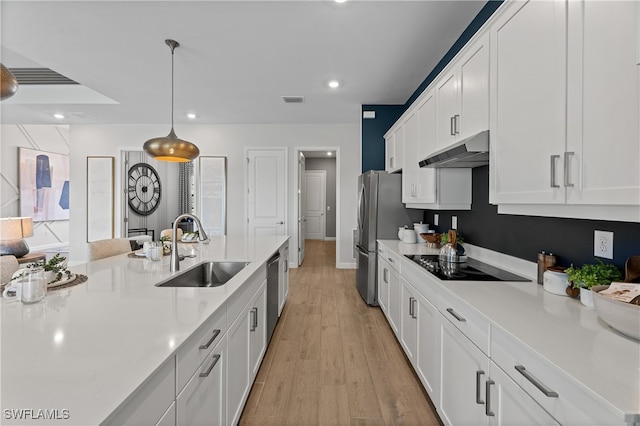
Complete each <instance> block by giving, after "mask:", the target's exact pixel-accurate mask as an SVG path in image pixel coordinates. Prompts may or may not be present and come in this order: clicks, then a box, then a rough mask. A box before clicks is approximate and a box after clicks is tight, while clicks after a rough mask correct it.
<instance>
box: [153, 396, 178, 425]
mask: <svg viewBox="0 0 640 426" xmlns="http://www.w3.org/2000/svg"><path fill="white" fill-rule="evenodd" d="M175 424H176V403H175V402H172V403H171V405H170V406H169V408H168V409H167V411H165V413H164V415H163V416H162V417H161V418H160V420H158V423H156V425H155V426H174V425H175Z"/></svg>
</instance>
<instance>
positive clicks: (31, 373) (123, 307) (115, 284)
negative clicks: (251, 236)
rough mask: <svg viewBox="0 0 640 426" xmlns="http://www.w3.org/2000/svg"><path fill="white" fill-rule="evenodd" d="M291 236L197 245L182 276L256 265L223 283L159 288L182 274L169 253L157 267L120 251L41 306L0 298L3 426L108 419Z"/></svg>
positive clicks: (86, 268) (82, 269)
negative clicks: (222, 265) (217, 266)
mask: <svg viewBox="0 0 640 426" xmlns="http://www.w3.org/2000/svg"><path fill="white" fill-rule="evenodd" d="M288 238H289V237H288V236H284V237H260V238H259V239H257V240H256V243H255V244H253V243H248V242H247V241H246V240H245V239H244V238H242V237H235V238H234V237H214V238H212V240H211V243H210V244H208V245H205V244H197V257H195V258H186V259H185V260H184V261H182V262H180V269H181V270H182V271H184V270H186V269H188V268H189V267H190V266H193V265H196V264H198V263H200V262H202V261H205V260H239V261H251V262H252V263H250V264H249V265H248V266H247V267H245V268H244V269H243V270H242V271H240V272H239V273H238V274H237V275H236V276H235V277H234V278H232V279H231V280H230V281H229V282H228V283H226V284H225V285H223V286H220V287H215V288H169V287H167V288H164V287H156V286H155V284H157V283H159V282H161V281H164V280H166V279H167V278H169V277H171V276H173V275H175V274H178V273H179V272H177V273H171V272H169V256H164V257H163V259H162V260H161V261H158V262H152V261H149V260H147V259H144V258H131V257H128V256H127V255H126V254H124V255H119V256H114V257H110V258H107V259H102V260H98V261H94V262H90V263H87V264H83V265H78V266H75V267H73V268H71V270H72V272H73V273H80V274H85V275H87V276H88V280H87V281H86V282H85V283H82V284H80V285H77V286H74V287H71V288H68V289H61V290H56V291H50V292H49V293H48V294H47V297H46V299H45V301H44V302H40V303H37V304H34V305H23V304H22V303H20V302H16V301H7V300H5V299H2V300H1V302H0V317H1V318H2V324H1V333H2V334H1V339H0V351H1V358H0V360H1V361H0V376H1V379H0V380H1V386H0V392H1V393H0V402H1V412H0V423H1V424H15V423H18V422H16V421H14V420H7V418H6V417H5V410H8V409H33V410H38V409H57V410H59V411H60V412H62V410H68V413H69V417H70V418H69V419H68V420H64V421H62V420H56V421H51V420H49V421H46V420H43V421H41V422H40V423H41V424H51V423H59V424H65V425H66V424H76V425H90V424H98V423H100V422H101V421H103V420H105V419H106V418H107V417H108V416H109V415H110V414H111V413H112V412H113V411H114V410H115V409H116V408H117V407H118V406H119V405H120V404H121V403H122V402H123V401H124V400H125V399H126V398H127V397H128V396H129V395H131V394H132V392H133V391H134V390H135V389H136V388H137V387H138V386H139V385H140V384H142V383H143V382H144V381H145V380H146V379H147V378H148V377H149V376H151V375H152V373H153V372H154V371H155V370H156V369H157V368H158V367H160V366H161V365H162V363H163V362H164V361H166V360H167V359H168V358H169V357H171V356H172V355H173V354H174V353H175V352H176V350H177V349H178V348H179V347H180V345H182V343H183V342H185V340H186V339H187V338H188V337H189V336H190V335H191V334H192V333H193V332H194V331H195V330H196V329H197V328H198V327H199V326H200V325H201V324H202V323H203V322H204V321H205V320H206V319H207V318H208V317H209V316H210V315H211V314H213V313H214V312H215V311H216V309H218V308H219V307H220V306H221V305H222V304H223V303H224V302H225V301H226V300H227V299H228V298H229V297H230V296H231V295H232V294H233V293H234V292H235V291H236V290H237V289H238V288H239V287H240V286H241V285H242V284H243V283H244V282H245V281H246V280H247V279H248V278H249V277H250V276H251V274H252V273H253V272H255V271H256V270H257V269H258V268H259V267H260V266H261V265H262V264H263V263H264V262H265V261H266V260H268V258H269V257H270V256H271V255H272V254H273V253H274V252H275V251H276V250H278V248H279V247H280V246H281V245H282V244H283V243H284V242H285V241H286V240H287V239H288ZM185 246H186V245H185ZM189 246H195V244H189ZM28 423H29V424H34V423H38V422H33V421H31V422H28Z"/></svg>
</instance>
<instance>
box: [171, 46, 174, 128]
mask: <svg viewBox="0 0 640 426" xmlns="http://www.w3.org/2000/svg"><path fill="white" fill-rule="evenodd" d="M174 50H175V46H171V130H173V92H174V90H173V79H174V77H173V73H174V70H173V69H174V65H173V51H174Z"/></svg>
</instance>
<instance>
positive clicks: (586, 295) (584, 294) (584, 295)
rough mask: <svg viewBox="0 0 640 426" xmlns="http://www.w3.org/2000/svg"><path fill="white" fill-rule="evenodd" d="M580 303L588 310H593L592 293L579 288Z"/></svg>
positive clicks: (586, 289)
mask: <svg viewBox="0 0 640 426" xmlns="http://www.w3.org/2000/svg"><path fill="white" fill-rule="evenodd" d="M580 302H581V303H582V304H583V305H584V306H586V307H587V308H589V309H595V308H596V307H595V305H594V304H593V292H592V291H591V290H590V289H588V288H584V287H580Z"/></svg>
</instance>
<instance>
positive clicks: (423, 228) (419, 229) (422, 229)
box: [413, 222, 429, 243]
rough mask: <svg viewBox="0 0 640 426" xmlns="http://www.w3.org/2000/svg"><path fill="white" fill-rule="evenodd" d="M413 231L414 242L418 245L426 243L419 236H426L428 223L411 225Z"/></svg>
mask: <svg viewBox="0 0 640 426" xmlns="http://www.w3.org/2000/svg"><path fill="white" fill-rule="evenodd" d="M413 229H414V230H415V233H416V241H417V242H419V243H426V242H427V241H426V240H425V239H424V238H422V237H421V236H420V234H426V233H427V231H428V230H429V224H428V223H422V222H420V223H414V224H413Z"/></svg>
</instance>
